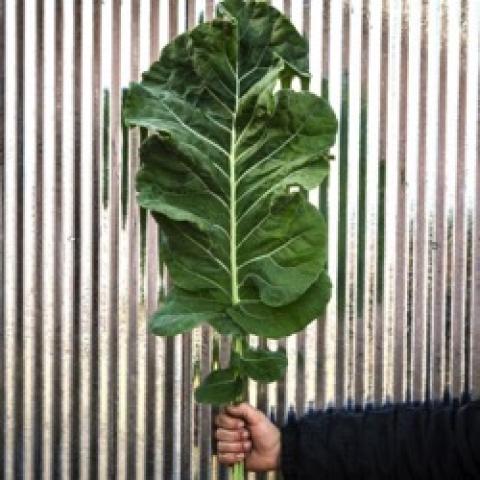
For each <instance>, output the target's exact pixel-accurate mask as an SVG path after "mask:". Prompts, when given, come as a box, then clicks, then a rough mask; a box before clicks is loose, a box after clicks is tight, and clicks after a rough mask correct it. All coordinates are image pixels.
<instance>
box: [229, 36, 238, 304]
mask: <svg viewBox="0 0 480 480" xmlns="http://www.w3.org/2000/svg"><path fill="white" fill-rule="evenodd" d="M238 43H239V40H238V30H237V38H236V48H237V51H236V59H235V71H234V72H232V73H233V74H234V78H235V109H234V111H233V114H232V133H231V137H230V154H229V157H228V159H229V167H230V272H231V281H232V285H231V289H232V291H231V294H232V305H237V304H238V303H240V295H239V291H238V268H237V205H236V203H237V198H236V196H237V182H236V178H235V163H236V145H237V125H236V124H237V112H238V102H239V97H240V92H239V89H240V81H239V77H238V54H239V50H240V49H239V45H238Z"/></svg>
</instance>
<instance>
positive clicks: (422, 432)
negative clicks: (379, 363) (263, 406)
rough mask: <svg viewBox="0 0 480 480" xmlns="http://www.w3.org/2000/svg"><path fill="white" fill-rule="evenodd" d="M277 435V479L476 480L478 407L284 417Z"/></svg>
mask: <svg viewBox="0 0 480 480" xmlns="http://www.w3.org/2000/svg"><path fill="white" fill-rule="evenodd" d="M281 430H282V457H281V468H282V473H283V477H284V480H380V479H382V480H424V479H425V480H427V479H428V480H457V479H462V480H463V479H470V480H480V401H475V402H473V401H471V402H467V403H465V404H463V405H460V404H459V403H458V402H449V403H448V404H446V403H443V404H442V403H433V404H421V405H406V404H403V405H396V406H385V407H380V408H368V407H367V408H366V409H364V410H327V411H317V412H311V413H308V414H306V415H305V416H303V417H301V418H299V419H296V418H295V416H294V415H292V414H290V416H289V419H288V421H287V423H286V424H285V425H284V426H283V427H282V428H281Z"/></svg>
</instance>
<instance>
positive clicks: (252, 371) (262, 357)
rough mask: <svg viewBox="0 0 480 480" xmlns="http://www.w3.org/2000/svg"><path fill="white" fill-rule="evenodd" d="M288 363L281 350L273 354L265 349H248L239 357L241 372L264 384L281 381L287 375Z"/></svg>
mask: <svg viewBox="0 0 480 480" xmlns="http://www.w3.org/2000/svg"><path fill="white" fill-rule="evenodd" d="M287 363H288V362H287V357H286V355H285V352H283V351H281V350H278V351H276V352H272V351H270V350H265V349H263V348H257V349H254V348H247V349H246V350H245V351H244V352H243V353H242V355H239V356H238V368H239V370H240V371H243V372H245V374H246V375H247V376H248V377H250V378H252V379H253V380H257V381H258V382H263V383H269V382H275V381H277V380H280V379H281V378H282V377H283V376H284V375H285V370H286V368H287Z"/></svg>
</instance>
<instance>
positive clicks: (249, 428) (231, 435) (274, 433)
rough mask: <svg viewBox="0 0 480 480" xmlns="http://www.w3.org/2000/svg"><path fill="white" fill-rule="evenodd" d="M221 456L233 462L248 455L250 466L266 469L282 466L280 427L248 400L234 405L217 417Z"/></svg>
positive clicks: (218, 444)
mask: <svg viewBox="0 0 480 480" xmlns="http://www.w3.org/2000/svg"><path fill="white" fill-rule="evenodd" d="M215 425H217V429H216V431H215V438H216V439H217V451H218V460H219V462H220V463H224V464H226V465H233V464H234V463H237V462H239V461H242V460H244V459H245V466H246V468H247V470H250V471H253V472H266V471H268V470H277V469H278V468H279V466H280V452H281V436H280V431H279V429H278V428H277V427H276V426H275V425H274V424H273V423H272V422H271V421H270V420H269V419H268V418H267V417H266V416H265V415H264V414H263V413H262V412H261V411H260V410H257V409H256V408H254V407H252V406H251V405H249V404H248V403H241V404H240V405H235V406H233V405H231V406H228V407H225V410H224V411H223V412H222V413H220V414H219V415H217V416H216V417H215Z"/></svg>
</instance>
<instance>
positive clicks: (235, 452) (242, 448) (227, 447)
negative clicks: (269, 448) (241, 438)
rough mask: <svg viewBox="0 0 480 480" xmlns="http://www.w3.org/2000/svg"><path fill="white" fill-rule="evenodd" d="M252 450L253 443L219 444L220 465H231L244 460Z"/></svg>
mask: <svg viewBox="0 0 480 480" xmlns="http://www.w3.org/2000/svg"><path fill="white" fill-rule="evenodd" d="M251 449H252V444H251V442H249V441H247V442H221V441H219V442H218V448H217V450H218V460H219V462H220V463H224V464H226V465H230V464H232V463H236V462H238V461H239V460H243V459H244V458H245V455H246V454H248V453H249V452H250V450H251Z"/></svg>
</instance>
